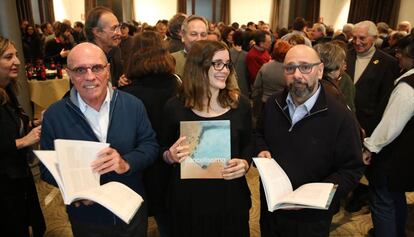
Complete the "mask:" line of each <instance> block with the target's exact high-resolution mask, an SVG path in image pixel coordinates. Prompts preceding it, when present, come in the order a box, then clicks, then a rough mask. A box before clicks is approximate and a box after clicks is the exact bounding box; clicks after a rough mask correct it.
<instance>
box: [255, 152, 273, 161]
mask: <svg viewBox="0 0 414 237" xmlns="http://www.w3.org/2000/svg"><path fill="white" fill-rule="evenodd" d="M257 157H261V158H269V159H270V158H272V154H270V152H269V151H261V152H260V153H259V154H257Z"/></svg>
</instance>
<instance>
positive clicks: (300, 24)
mask: <svg viewBox="0 0 414 237" xmlns="http://www.w3.org/2000/svg"><path fill="white" fill-rule="evenodd" d="M304 28H305V19H303V18H302V17H296V18H295V21H294V22H293V30H292V32H290V33H288V34H286V35H284V36H283V37H282V38H281V39H282V40H287V41H289V39H290V38H291V37H292V36H293V35H300V36H303V39H304V40H305V44H306V45H307V46H309V47H312V42H311V41H310V40H309V38H308V37H307V35H306V34H305V32H304Z"/></svg>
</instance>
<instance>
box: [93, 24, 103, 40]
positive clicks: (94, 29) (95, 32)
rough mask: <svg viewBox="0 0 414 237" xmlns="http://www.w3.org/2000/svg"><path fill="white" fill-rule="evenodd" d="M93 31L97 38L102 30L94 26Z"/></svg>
mask: <svg viewBox="0 0 414 237" xmlns="http://www.w3.org/2000/svg"><path fill="white" fill-rule="evenodd" d="M92 33H93V36H94V38H96V36H97V35H98V34H99V33H101V30H100V29H99V28H98V27H94V28H92Z"/></svg>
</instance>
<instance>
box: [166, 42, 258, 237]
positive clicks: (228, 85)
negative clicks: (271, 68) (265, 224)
mask: <svg viewBox="0 0 414 237" xmlns="http://www.w3.org/2000/svg"><path fill="white" fill-rule="evenodd" d="M233 73H234V69H233V67H232V63H231V61H230V53H229V49H228V47H227V46H226V45H225V44H224V43H222V42H216V41H205V40H203V41H198V42H195V43H194V45H193V46H192V47H191V50H190V52H189V53H188V55H187V61H186V64H185V70H184V75H183V78H182V86H181V88H180V90H179V93H178V96H176V97H173V98H172V99H170V100H169V101H168V102H167V104H166V106H165V108H164V116H163V118H164V122H163V132H162V134H161V136H162V137H161V147H162V149H163V158H164V161H165V162H166V163H168V164H170V165H171V166H172V176H171V178H170V186H169V194H168V195H169V203H168V205H169V208H170V212H171V216H172V217H173V218H172V219H171V223H172V236H180V237H182V236H226V237H227V236H234V237H236V236H237V237H240V236H249V209H250V207H251V200H250V191H249V188H248V186H247V182H246V178H245V174H246V172H247V170H248V169H249V165H250V162H251V160H250V159H251V157H252V154H253V153H252V139H251V134H252V131H251V111H250V105H249V101H248V100H247V99H246V98H244V97H242V96H240V91H239V89H238V87H237V81H236V79H235V77H232V76H231V75H232V74H233ZM205 120H207V121H214V120H229V121H230V137H231V142H230V144H231V157H232V159H230V160H229V161H228V162H227V163H226V164H225V166H224V168H223V170H222V171H221V172H222V173H221V175H222V178H221V179H180V164H179V163H180V162H181V161H182V160H183V159H185V158H186V157H187V156H188V154H189V149H188V147H187V146H185V145H182V142H183V141H184V140H185V139H186V137H179V133H180V122H181V121H205ZM208 149H215V147H211V148H208Z"/></svg>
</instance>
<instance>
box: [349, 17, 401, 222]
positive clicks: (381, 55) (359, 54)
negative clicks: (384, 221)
mask: <svg viewBox="0 0 414 237" xmlns="http://www.w3.org/2000/svg"><path fill="white" fill-rule="evenodd" d="M352 35H353V39H352V43H353V49H352V50H350V51H349V52H348V56H347V73H348V74H349V75H350V76H351V78H352V79H353V81H354V84H355V109H356V116H357V119H358V121H359V123H360V125H361V127H362V128H363V129H364V130H365V133H366V136H370V135H371V133H372V131H373V130H374V128H375V127H376V126H377V125H378V123H379V121H380V118H381V115H382V113H383V111H384V109H385V106H386V103H387V101H388V98H389V96H390V94H391V91H392V89H393V87H394V84H393V82H394V79H396V78H397V77H398V75H399V66H398V62H397V60H396V59H394V58H393V57H392V56H390V55H388V54H386V53H385V52H383V51H381V50H379V49H376V48H375V41H376V39H377V37H378V30H377V27H376V25H375V24H374V23H373V22H371V21H362V22H359V23H357V24H356V25H355V26H354V29H353V31H352ZM376 172H377V171H374V170H373V169H372V167H368V169H367V172H366V175H367V177H368V179H369V184H370V187H369V188H370V193H371V195H370V201H371V204H372V203H374V202H375V203H378V202H376V201H375V200H379V199H380V198H381V197H380V196H378V195H375V193H376V192H375V189H376V187H377V185H383V184H382V183H381V180H379V179H378V178H377V175H376ZM379 172H380V171H379ZM360 187H363V186H360ZM361 190H364V189H363V188H357V189H356V190H355V191H354V197H353V198H352V199H351V202H350V204H349V205H348V206H347V207H346V209H347V210H348V211H357V210H359V209H360V208H361V207H362V205H363V204H365V202H366V199H367V198H365V200H362V199H361V197H363V196H365V197H366V196H367V192H361ZM365 190H366V189H365ZM361 193H365V194H366V195H359V194H361ZM376 214H377V215H381V213H373V215H376Z"/></svg>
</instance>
